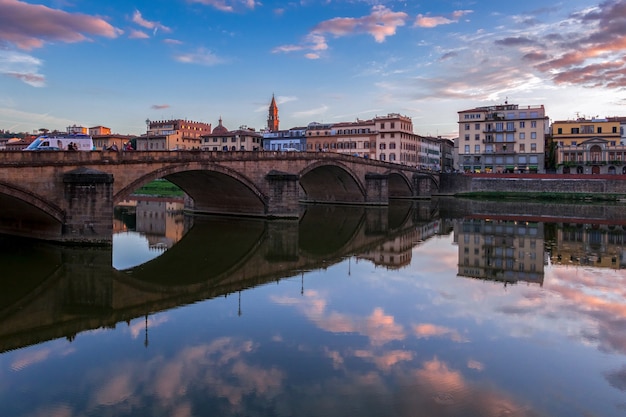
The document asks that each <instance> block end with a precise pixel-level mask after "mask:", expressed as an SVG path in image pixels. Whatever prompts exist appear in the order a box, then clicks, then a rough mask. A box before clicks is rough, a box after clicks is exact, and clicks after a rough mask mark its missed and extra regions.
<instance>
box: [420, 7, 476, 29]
mask: <svg viewBox="0 0 626 417" xmlns="http://www.w3.org/2000/svg"><path fill="white" fill-rule="evenodd" d="M470 13H472V10H456V11H454V12H452V14H451V15H450V16H449V17H446V16H425V15H422V14H419V15H418V16H417V18H416V19H415V23H414V24H413V26H416V27H421V28H434V27H437V26H440V25H449V24H450V23H457V22H458V21H459V19H460V18H461V17H463V16H465V15H468V14H470Z"/></svg>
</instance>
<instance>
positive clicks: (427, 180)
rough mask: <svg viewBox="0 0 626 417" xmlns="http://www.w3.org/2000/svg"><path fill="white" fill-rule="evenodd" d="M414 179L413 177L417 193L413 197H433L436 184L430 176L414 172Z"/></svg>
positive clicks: (414, 188)
mask: <svg viewBox="0 0 626 417" xmlns="http://www.w3.org/2000/svg"><path fill="white" fill-rule="evenodd" d="M412 179H413V192H414V193H415V194H414V195H413V197H417V198H431V197H432V195H433V190H434V184H433V181H432V178H431V177H430V176H428V175H423V174H414V175H413V178H412ZM435 191H436V190H435Z"/></svg>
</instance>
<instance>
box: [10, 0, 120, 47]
mask: <svg viewBox="0 0 626 417" xmlns="http://www.w3.org/2000/svg"><path fill="white" fill-rule="evenodd" d="M121 33H122V31H121V30H119V29H117V28H115V27H113V26H112V25H111V24H109V23H108V22H107V21H105V20H104V19H101V18H98V17H93V16H88V15H84V14H80V13H75V14H72V13H67V12H64V11H62V10H58V9H51V8H49V7H46V6H43V5H34V4H28V3H24V2H21V1H18V0H1V1H0V40H2V41H5V42H8V43H12V44H15V45H17V47H18V48H20V49H25V50H30V49H33V48H40V47H42V46H43V45H44V43H45V42H49V41H61V42H67V43H73V42H83V41H86V40H88V37H87V35H96V36H104V37H107V38H116V37H117V36H119V35H120V34H121Z"/></svg>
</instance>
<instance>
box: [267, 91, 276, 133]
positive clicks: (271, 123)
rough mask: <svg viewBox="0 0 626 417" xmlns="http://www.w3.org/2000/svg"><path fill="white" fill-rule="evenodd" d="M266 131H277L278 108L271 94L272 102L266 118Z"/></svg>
mask: <svg viewBox="0 0 626 417" xmlns="http://www.w3.org/2000/svg"><path fill="white" fill-rule="evenodd" d="M267 129H268V130H269V131H270V132H277V131H278V106H277V105H276V100H275V99H274V94H272V102H271V103H270V109H269V115H268V116H267Z"/></svg>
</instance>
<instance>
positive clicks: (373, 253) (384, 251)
mask: <svg viewBox="0 0 626 417" xmlns="http://www.w3.org/2000/svg"><path fill="white" fill-rule="evenodd" d="M441 224H442V223H441V222H440V221H439V220H434V221H430V222H428V223H426V224H423V225H417V226H416V227H415V228H413V229H410V230H408V231H406V232H405V233H404V234H402V235H400V236H397V237H395V238H393V239H390V240H388V241H386V242H384V243H382V244H380V245H379V246H378V247H376V248H375V249H372V250H368V251H365V252H363V253H361V254H359V255H358V256H357V259H363V260H368V261H370V262H372V263H373V264H374V265H376V266H381V267H384V268H387V269H401V268H404V267H407V266H409V265H410V264H411V259H412V253H413V248H415V247H416V246H418V245H419V244H420V243H422V242H425V241H426V240H428V239H430V238H431V237H433V236H435V235H437V234H440V233H441V232H442V231H441V230H440V228H441Z"/></svg>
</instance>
